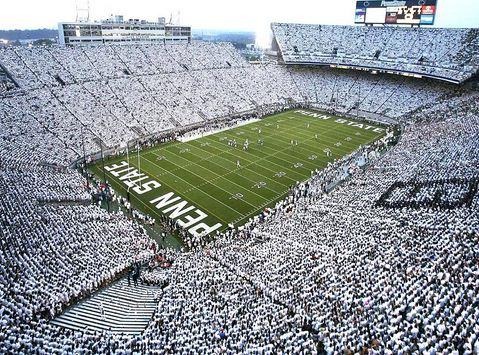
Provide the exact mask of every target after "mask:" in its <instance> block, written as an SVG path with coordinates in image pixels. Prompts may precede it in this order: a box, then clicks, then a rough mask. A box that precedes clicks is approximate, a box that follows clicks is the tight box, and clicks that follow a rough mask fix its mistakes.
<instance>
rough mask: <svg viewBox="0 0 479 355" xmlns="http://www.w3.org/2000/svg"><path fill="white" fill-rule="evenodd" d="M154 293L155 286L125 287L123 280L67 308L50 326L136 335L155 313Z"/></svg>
mask: <svg viewBox="0 0 479 355" xmlns="http://www.w3.org/2000/svg"><path fill="white" fill-rule="evenodd" d="M158 291H160V288H159V287H154V286H144V285H141V284H138V286H134V284H133V282H132V283H131V286H128V282H127V280H126V279H122V280H119V281H117V282H115V283H114V284H112V285H111V286H109V287H107V288H106V289H104V290H102V291H100V292H98V293H96V294H95V295H93V296H92V297H90V298H88V299H86V300H84V301H82V302H80V303H78V304H76V305H74V306H73V307H71V308H69V309H67V310H66V311H65V312H64V313H63V314H62V315H60V316H58V317H57V318H55V319H54V320H53V321H52V324H54V325H57V326H61V327H64V328H68V329H73V330H83V329H87V328H88V329H90V330H100V331H101V330H110V331H111V332H115V333H124V334H139V333H141V332H142V331H143V330H144V329H145V328H146V326H147V324H148V322H149V320H150V319H151V317H152V315H153V313H154V311H155V307H156V305H157V302H155V294H156V293H157V292H158ZM102 308H103V310H104V312H103V315H102V311H101V310H102Z"/></svg>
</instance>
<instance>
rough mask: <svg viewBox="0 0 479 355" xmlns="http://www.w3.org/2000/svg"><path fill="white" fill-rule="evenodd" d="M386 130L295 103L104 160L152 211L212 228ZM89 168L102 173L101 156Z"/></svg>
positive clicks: (241, 219) (110, 177)
mask: <svg viewBox="0 0 479 355" xmlns="http://www.w3.org/2000/svg"><path fill="white" fill-rule="evenodd" d="M384 134H385V128H384V127H381V126H379V125H375V124H370V123H365V122H359V121H354V120H351V119H344V118H340V117H335V116H331V115H329V114H323V113H320V112H316V111H309V110H292V111H286V112H283V113H280V114H275V115H272V116H268V117H265V118H263V119H261V120H259V121H256V122H253V123H249V124H246V125H242V126H238V127H235V128H232V129H229V130H226V131H222V132H218V133H215V134H212V135H208V136H204V137H201V138H197V139H194V140H191V141H188V142H172V143H168V144H164V145H159V146H156V147H154V148H151V149H148V150H143V151H140V153H139V161H138V158H137V151H136V149H134V148H130V154H129V159H127V157H126V156H120V157H114V158H109V159H108V160H105V172H106V177H107V181H108V183H109V185H110V186H111V187H112V188H113V189H114V190H116V191H117V192H118V193H120V194H122V195H123V196H127V195H128V196H129V198H130V201H131V203H132V205H133V206H134V207H135V208H137V209H139V210H141V211H143V212H144V213H147V214H148V215H150V216H151V217H153V218H158V217H159V216H160V215H166V216H168V217H170V218H172V219H173V220H176V221H178V223H179V224H180V225H182V226H183V227H184V228H186V229H188V230H189V231H190V232H191V233H193V234H209V233H213V232H215V231H217V230H218V231H222V230H224V229H226V228H227V227H228V224H231V223H232V224H234V225H235V226H238V225H241V224H243V223H245V222H246V221H247V220H248V219H249V218H251V217H253V216H255V215H256V214H258V213H259V212H260V211H261V210H262V209H264V208H265V207H268V206H273V205H274V204H275V203H276V202H277V201H278V200H280V199H282V198H284V197H285V195H286V194H287V192H288V190H289V188H290V187H291V186H292V185H294V184H296V182H298V181H305V180H307V179H308V178H309V177H310V176H311V171H313V170H314V169H316V168H323V167H325V166H326V165H327V163H328V162H332V161H334V159H339V158H341V157H343V156H345V155H347V154H349V153H351V152H353V151H355V150H356V149H358V148H359V146H360V145H366V144H368V143H370V142H372V141H375V140H376V139H378V138H380V137H381V136H383V135H384ZM246 141H247V142H248V148H247V149H245V148H244V146H245V143H246ZM235 143H236V144H235ZM328 152H329V153H328ZM90 169H91V171H92V172H93V173H95V174H96V175H97V176H98V177H100V178H102V177H103V172H102V165H101V162H98V163H97V164H96V165H93V166H91V167H90Z"/></svg>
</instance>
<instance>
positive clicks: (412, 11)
mask: <svg viewBox="0 0 479 355" xmlns="http://www.w3.org/2000/svg"><path fill="white" fill-rule="evenodd" d="M436 3H437V0H370V1H368V0H357V1H356V16H355V18H354V22H355V23H364V24H388V25H395V24H397V25H433V24H434V17H435V15H436Z"/></svg>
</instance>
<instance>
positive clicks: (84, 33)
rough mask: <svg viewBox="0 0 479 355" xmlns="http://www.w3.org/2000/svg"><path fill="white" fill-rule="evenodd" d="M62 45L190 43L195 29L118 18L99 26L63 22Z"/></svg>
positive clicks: (161, 18)
mask: <svg viewBox="0 0 479 355" xmlns="http://www.w3.org/2000/svg"><path fill="white" fill-rule="evenodd" d="M58 40H59V43H60V44H61V45H82V44H101V43H121V42H164V43H171V42H189V41H190V40H191V27H190V26H179V25H172V24H167V23H165V18H164V17H160V18H158V21H157V22H148V21H146V20H139V19H129V20H127V21H125V20H124V19H123V16H114V17H112V18H110V19H108V20H103V21H98V22H82V21H77V22H61V23H59V24H58Z"/></svg>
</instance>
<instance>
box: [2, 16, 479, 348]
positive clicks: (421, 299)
mask: <svg viewBox="0 0 479 355" xmlns="http://www.w3.org/2000/svg"><path fill="white" fill-rule="evenodd" d="M273 30H274V32H275V35H276V39H277V41H278V44H279V46H280V48H281V52H282V55H283V58H284V60H285V62H287V63H317V64H321V63H326V62H332V61H334V62H335V63H348V64H351V65H361V66H366V67H380V68H383V69H394V70H404V71H411V72H415V73H421V74H424V75H425V76H431V77H438V78H442V79H447V80H450V81H457V82H460V81H463V80H465V79H467V78H468V77H469V76H471V75H472V74H473V73H474V72H475V71H477V68H478V65H479V62H478V46H479V42H478V36H477V30H461V29H458V30H441V29H428V30H424V29H408V30H405V29H391V28H381V29H375V28H363V27H361V28H359V27H357V28H356V27H340V26H310V25H289V24H275V25H273ZM0 64H1V65H2V66H3V67H4V68H5V69H6V70H7V71H8V73H9V74H10V75H11V77H12V78H13V80H15V82H16V84H17V85H18V87H16V86H15V87H13V88H12V87H9V88H8V89H7V87H6V86H5V87H4V88H5V90H3V91H2V89H0V235H1V238H0V243H1V249H0V303H1V312H0V352H1V353H5V354H6V353H73V352H76V353H131V352H132V351H137V352H142V353H148V352H152V351H156V352H157V353H185V354H186V353H192V352H197V353H215V352H218V353H220V352H223V353H265V354H266V353H268V354H273V353H301V352H302V353H316V352H318V353H324V352H326V353H328V354H333V353H334V354H336V353H340V352H343V351H345V350H348V349H349V350H351V351H353V352H358V353H359V352H360V351H361V350H364V349H365V348H369V349H370V350H371V351H373V350H374V351H376V352H375V353H386V354H398V353H413V352H417V353H423V352H427V353H449V354H452V353H454V351H457V353H465V354H473V353H478V351H479V340H478V336H477V335H478V334H479V322H478V320H479V307H478V303H479V296H478V295H479V281H478V280H479V263H478V255H479V250H478V242H477V241H478V233H479V214H478V213H477V211H478V210H479V195H478V194H477V180H478V177H479V170H478V169H479V168H478V167H479V157H478V154H477V152H479V93H478V92H477V91H470V90H468V89H467V88H464V87H460V86H455V85H452V84H448V83H443V82H439V81H430V80H429V79H415V78H407V77H403V76H390V75H371V74H369V73H367V72H360V71H344V70H335V69H330V68H310V67H299V68H298V67H288V66H283V65H276V64H265V65H250V64H249V63H247V62H246V61H245V60H244V59H243V58H242V57H241V56H240V55H239V53H238V52H237V51H236V50H235V49H234V48H233V46H232V45H230V44H223V43H219V44H213V43H203V42H193V43H191V44H188V45H153V44H145V45H131V46H114V45H113V46H107V45H105V46H97V47H75V48H61V47H32V48H28V47H15V48H0ZM1 87H2V86H0V88H1ZM291 105H300V106H307V107H316V108H318V109H323V110H327V111H335V112H339V113H343V114H348V115H354V116H358V117H376V118H382V119H384V120H385V121H391V120H394V121H397V122H400V123H401V124H402V125H403V127H404V132H403V135H402V137H401V140H400V141H399V143H398V144H397V145H396V146H395V147H394V148H393V149H392V150H391V151H389V152H388V153H387V154H386V155H385V156H384V157H382V158H381V159H378V160H374V159H372V161H371V162H372V166H371V167H370V168H369V169H367V170H366V171H365V172H363V171H361V170H359V169H358V170H355V169H352V168H351V167H350V166H349V165H347V168H350V169H351V170H352V171H354V173H353V178H352V179H350V180H349V181H348V182H345V183H344V184H342V185H341V186H340V187H338V188H337V189H335V190H333V192H331V193H330V194H324V189H325V186H326V185H327V184H328V183H329V182H330V181H331V180H333V178H334V177H336V176H338V175H339V174H343V173H344V169H345V167H344V165H345V164H349V161H347V160H344V161H342V160H341V161H338V162H337V163H335V164H333V165H331V166H330V167H328V168H327V169H325V170H324V171H322V172H320V173H318V174H316V175H315V177H314V178H313V179H312V180H311V181H310V182H309V183H308V184H300V185H299V186H298V187H297V188H296V189H294V190H293V191H292V193H291V196H290V197H289V198H288V199H287V200H286V201H284V202H281V203H278V205H277V206H276V207H275V208H274V209H271V210H268V211H265V212H263V213H262V215H261V216H260V217H258V218H255V219H254V220H252V221H250V222H249V223H248V224H247V225H246V226H245V228H244V229H243V230H242V231H241V232H228V233H227V234H225V235H223V236H219V237H218V240H217V241H216V243H215V245H214V246H213V245H210V246H208V247H207V248H204V249H198V250H191V251H190V252H189V253H180V252H178V251H173V250H169V251H165V252H164V254H165V255H167V257H168V258H169V259H171V260H173V264H172V266H171V268H169V269H165V270H156V271H151V272H149V273H148V274H146V275H145V278H146V279H148V282H149V283H150V284H155V283H158V284H163V285H164V280H167V281H168V282H167V284H168V286H167V287H165V288H163V289H162V291H161V294H160V295H159V297H158V302H157V307H156V310H155V313H154V315H153V317H152V318H151V319H150V320H149V321H148V324H147V326H146V329H145V330H144V331H143V332H142V333H141V334H138V335H131V336H130V335H126V334H121V333H109V332H108V331H95V330H94V329H92V330H84V331H73V330H69V329H65V328H63V327H61V326H59V325H58V324H61V321H60V322H58V321H57V323H56V324H55V323H50V322H49V320H50V319H51V318H53V317H55V316H56V315H58V314H60V313H61V312H62V311H63V310H64V309H65V308H66V307H68V306H69V305H71V304H73V303H75V302H76V301H77V300H79V299H84V298H85V297H88V296H89V295H90V294H92V293H93V292H95V291H96V290H98V289H100V288H102V287H103V286H105V285H107V284H109V283H110V282H111V281H112V280H114V279H115V278H116V277H117V276H118V275H119V274H121V273H122V272H124V270H125V269H126V268H127V267H129V266H130V265H132V264H133V263H134V262H136V261H148V260H150V259H151V257H152V256H153V251H154V249H155V248H152V247H151V246H152V244H154V242H153V241H152V240H151V239H150V238H149V237H148V235H147V234H146V232H145V230H144V228H143V227H142V226H141V225H140V224H138V223H137V222H135V221H134V220H132V219H129V218H127V217H126V216H124V215H123V214H121V213H119V212H117V211H115V212H112V213H108V212H106V211H105V210H103V209H100V208H99V207H98V206H96V205H95V204H91V203H90V200H91V199H90V192H91V191H90V190H88V189H87V188H86V186H85V185H86V183H85V180H84V178H83V177H82V176H81V175H80V174H79V172H77V171H76V170H74V169H71V168H69V166H70V165H71V163H72V162H74V161H75V160H77V159H79V158H80V157H82V155H83V143H84V144H85V150H86V153H87V154H92V153H96V152H98V151H99V150H100V148H104V149H110V148H111V149H115V148H118V147H120V146H122V145H124V144H125V142H126V141H127V140H130V139H135V138H139V137H142V136H148V135H157V134H161V133H162V132H175V131H176V130H179V129H184V128H185V127H189V126H192V127H193V126H198V125H204V124H207V123H209V122H214V121H218V120H221V119H225V120H228V119H229V117H231V116H233V115H237V114H240V113H243V114H248V113H249V114H251V115H254V114H255V113H258V112H262V109H263V108H265V107H266V108H267V107H271V106H273V107H275V108H276V109H281V108H283V107H289V106H291ZM398 186H399V187H400V188H397V187H398ZM407 186H413V187H414V188H410V189H408V188H407ZM474 186H475V187H476V190H474ZM90 189H91V187H90ZM439 200H441V201H439ZM464 201H465V202H464ZM439 202H440V203H439ZM395 206H396V207H395ZM398 206H402V207H398ZM404 206H413V207H404ZM435 206H436V207H435ZM437 206H439V207H437ZM440 206H449V207H451V206H456V207H454V208H447V209H443V208H440ZM92 308H95V307H92ZM102 329H103V328H102Z"/></svg>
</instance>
